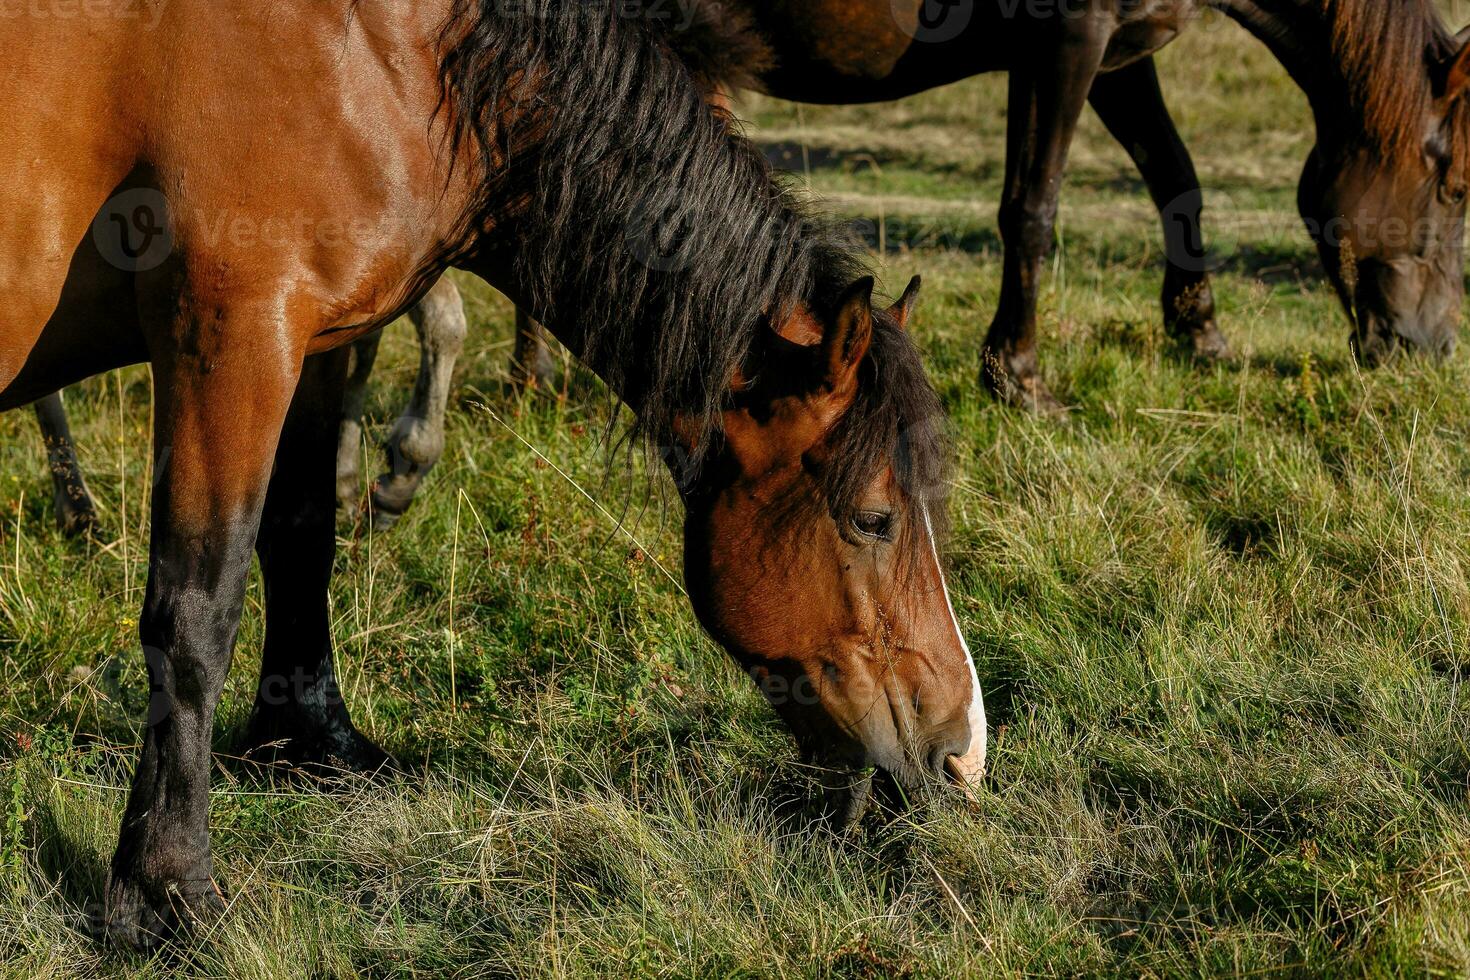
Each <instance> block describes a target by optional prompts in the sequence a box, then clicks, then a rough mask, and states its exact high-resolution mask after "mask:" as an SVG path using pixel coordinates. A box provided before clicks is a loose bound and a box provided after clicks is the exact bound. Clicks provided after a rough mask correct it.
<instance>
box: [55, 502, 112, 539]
mask: <svg viewBox="0 0 1470 980" xmlns="http://www.w3.org/2000/svg"><path fill="white" fill-rule="evenodd" d="M56 526H57V528H58V529H59V530H60V531H61V535H62V537H65V538H72V539H74V540H75V539H83V540H96V539H98V538H101V537H104V533H103V531H102V521H101V520H100V519H98V517H97V512H96V511H95V510H91V509H88V510H67V511H61V512H58V513H57V515H56Z"/></svg>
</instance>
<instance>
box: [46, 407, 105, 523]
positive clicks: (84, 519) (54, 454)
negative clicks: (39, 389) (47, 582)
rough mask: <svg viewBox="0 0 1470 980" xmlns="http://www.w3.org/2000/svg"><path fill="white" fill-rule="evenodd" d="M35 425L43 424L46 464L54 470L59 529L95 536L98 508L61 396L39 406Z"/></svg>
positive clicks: (54, 503)
mask: <svg viewBox="0 0 1470 980" xmlns="http://www.w3.org/2000/svg"><path fill="white" fill-rule="evenodd" d="M36 421H37V422H39V423H40V424H41V438H42V439H43V440H44V441H45V443H46V462H47V465H48V466H49V467H50V469H51V484H52V502H53V505H54V509H55V511H56V526H57V527H59V528H61V531H62V533H63V534H65V535H66V536H67V537H77V536H80V535H83V534H92V533H94V532H95V531H96V530H97V507H96V506H95V505H94V504H93V503H92V495H91V494H89V493H88V492H87V483H86V481H85V480H83V479H82V468H81V465H80V464H79V463H78V462H77V451H76V445H75V444H74V443H73V442H72V439H71V425H70V424H69V423H68V422H67V419H66V407H65V406H64V405H63V404H62V402H61V392H59V391H58V392H57V393H56V394H54V395H48V396H46V397H45V398H42V399H41V400H40V401H38V402H36Z"/></svg>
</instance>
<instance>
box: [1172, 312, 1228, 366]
mask: <svg viewBox="0 0 1470 980" xmlns="http://www.w3.org/2000/svg"><path fill="white" fill-rule="evenodd" d="M1183 343H1184V348H1185V350H1187V351H1188V352H1189V355H1190V356H1191V357H1192V358H1194V360H1196V361H1198V362H1199V363H1201V364H1215V363H1218V362H1220V361H1228V360H1230V341H1229V340H1227V339H1226V338H1225V335H1224V334H1223V333H1221V332H1220V328H1219V327H1218V326H1216V324H1215V321H1214V320H1207V321H1205V323H1203V324H1202V325H1200V326H1198V327H1196V328H1194V329H1193V330H1191V331H1189V333H1188V334H1186V335H1185V337H1184V338H1183Z"/></svg>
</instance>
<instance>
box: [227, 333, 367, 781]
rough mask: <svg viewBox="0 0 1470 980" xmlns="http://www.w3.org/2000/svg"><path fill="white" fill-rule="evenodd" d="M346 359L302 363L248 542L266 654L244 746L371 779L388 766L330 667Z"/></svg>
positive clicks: (336, 356) (333, 356) (343, 354)
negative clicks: (335, 454)
mask: <svg viewBox="0 0 1470 980" xmlns="http://www.w3.org/2000/svg"><path fill="white" fill-rule="evenodd" d="M348 357H349V352H348V351H347V350H345V349H343V350H338V351H332V352H330V353H326V354H320V355H318V356H316V357H312V358H308V359H307V361H306V367H305V369H304V370H303V372H302V377H301V384H300V385H299V387H298V388H297V391H296V397H295V399H293V401H292V403H291V411H290V414H289V415H288V416H287V417H286V425H285V428H284V429H283V430H282V433H281V445H280V448H279V449H278V450H277V451H276V466H275V472H274V473H273V474H272V476H271V483H270V490H269V491H268V492H267V494H266V501H265V513H264V516H263V517H262V518H261V525H260V537H259V539H258V541H257V542H256V551H257V553H258V554H259V555H260V565H261V570H262V572H263V573H264V578H265V624H266V625H265V651H264V654H263V656H262V659H261V665H260V684H259V686H258V687H257V689H256V694H255V710H254V711H253V712H252V714H251V716H250V724H249V727H248V729H247V733H246V736H245V748H246V749H247V750H259V749H261V748H262V747H265V748H266V750H267V751H266V752H265V753H264V754H263V755H262V756H261V757H262V758H264V759H268V760H269V761H277V762H288V763H290V764H291V765H293V766H296V767H300V768H304V769H307V770H308V771H320V770H329V769H333V768H338V769H342V768H345V769H350V770H355V771H373V770H376V769H378V768H380V767H382V766H383V765H384V764H385V763H387V762H388V761H389V759H388V756H387V754H386V753H384V752H383V751H382V750H381V749H379V748H378V747H377V746H376V745H374V744H373V743H371V742H369V741H368V740H367V739H366V738H364V737H363V736H362V735H360V734H358V731H357V729H356V728H354V727H353V725H352V719H351V718H350V717H349V716H348V713H347V706H346V705H345V704H344V703H343V701H342V692H341V690H340V689H339V688H338V686H337V674H336V669H335V667H334V665H333V660H332V624H331V616H330V613H329V610H328V608H327V587H328V586H329V585H330V583H331V578H332V558H333V553H334V551H335V549H336V500H335V497H334V494H333V489H332V486H333V464H332V447H333V446H334V445H335V444H336V442H337V424H336V419H337V416H338V412H339V411H340V406H341V404H342V391H343V386H344V382H345V380H346V375H347V366H348V365H347V361H348Z"/></svg>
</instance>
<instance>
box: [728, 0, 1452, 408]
mask: <svg viewBox="0 0 1470 980" xmlns="http://www.w3.org/2000/svg"><path fill="white" fill-rule="evenodd" d="M729 2H730V4H731V5H732V6H735V7H738V8H742V9H745V10H748V11H749V13H750V14H751V15H753V16H754V18H755V21H756V24H757V26H758V28H759V30H760V32H761V34H762V36H763V37H765V38H766V39H767V40H768V42H769V43H770V45H771V47H772V50H773V52H774V55H775V66H776V67H775V68H774V69H773V70H771V71H768V72H766V73H764V74H763V76H762V81H763V82H764V84H765V86H766V88H767V89H768V90H769V91H770V92H771V93H772V94H773V95H777V96H780V97H782V98H787V99H796V100H799V101H807V102H831V103H854V102H868V101H877V100H884V99H896V98H901V97H903V96H906V95H910V94H912V93H914V92H919V91H923V90H924V89H928V88H932V87H934V86H937V85H944V84H947V83H949V82H954V81H957V80H959V79H962V78H967V77H969V76H970V75H974V74H977V73H980V72H987V71H1009V72H1010V74H1011V92H1010V114H1009V126H1010V132H1009V137H1008V156H1007V161H1006V186H1005V192H1004V198H1003V200H1002V201H1001V207H1000V228H1001V234H1002V236H1003V238H1004V240H1005V244H1006V256H1005V267H1004V278H1003V281H1002V286H1001V299H1000V305H999V308H998V309H997V310H996V314H995V320H994V322H993V323H992V325H991V328H990V334H989V336H988V337H987V338H986V341H985V346H984V349H983V358H984V365H985V366H984V375H983V376H984V380H985V383H986V384H987V385H989V386H990V388H991V389H992V390H994V391H997V392H998V393H1000V394H1001V395H1003V396H1004V397H1005V398H1007V399H1008V400H1011V401H1015V402H1020V403H1022V404H1026V405H1028V406H1033V407H1040V408H1045V407H1050V406H1053V405H1054V404H1055V403H1054V400H1053V399H1052V397H1051V395H1050V394H1049V392H1048V391H1047V389H1046V386H1045V385H1044V384H1043V383H1042V381H1041V377H1040V375H1039V373H1038V371H1037V358H1036V300H1037V293H1038V289H1039V285H1040V279H1041V276H1040V271H1041V261H1042V258H1043V256H1044V254H1045V252H1046V251H1047V250H1048V249H1049V247H1050V246H1051V243H1052V236H1053V225H1054V221H1055V216H1056V211H1057V197H1058V193H1059V191H1060V189H1061V184H1062V174H1063V171H1064V169H1065V167H1066V162H1067V152H1068V147H1069V146H1070V144H1071V141H1072V136H1073V133H1074V131H1075V129H1076V125H1077V119H1078V117H1079V115H1080V114H1081V112H1082V107H1083V105H1084V104H1085V103H1086V102H1087V101H1088V100H1089V99H1091V101H1092V105H1093V107H1094V108H1095V109H1096V110H1097V112H1098V114H1099V115H1100V116H1101V117H1102V120H1103V122H1104V123H1105V124H1106V125H1107V126H1108V128H1109V129H1110V130H1111V131H1112V133H1113V134H1114V136H1116V137H1117V138H1118V140H1119V141H1120V142H1121V143H1122V144H1123V146H1124V147H1125V148H1126V149H1127V150H1128V152H1129V153H1130V154H1131V155H1132V156H1133V159H1134V161H1135V162H1136V163H1137V164H1138V167H1139V170H1140V172H1141V173H1142V175H1143V178H1144V180H1145V181H1146V182H1147V184H1148V186H1149V190H1150V192H1151V193H1152V195H1153V198H1154V200H1155V202H1156V203H1157V204H1158V205H1159V208H1160V213H1161V215H1162V218H1163V224H1164V235H1165V242H1166V245H1167V249H1166V251H1167V255H1168V261H1169V269H1168V273H1167V275H1166V277H1165V284H1164V317H1165V322H1166V323H1167V324H1168V326H1169V328H1170V330H1171V331H1172V332H1173V333H1174V334H1175V335H1176V336H1178V337H1179V338H1181V339H1182V340H1183V341H1185V342H1186V343H1187V344H1188V345H1190V346H1191V347H1192V348H1193V349H1194V350H1195V351H1196V352H1198V353H1200V354H1202V355H1205V356H1215V355H1218V354H1220V353H1222V352H1223V351H1224V349H1225V342H1224V339H1223V337H1222V336H1221V335H1220V333H1219V331H1218V329H1217V327H1216V324H1215V316H1214V313H1215V308H1214V300H1213V298H1212V296H1211V292H1210V284H1209V278H1208V275H1207V270H1206V266H1205V264H1204V262H1202V259H1203V258H1204V253H1203V250H1202V248H1201V247H1200V242H1201V240H1202V237H1201V234H1200V229H1199V218H1200V205H1201V197H1200V188H1199V182H1198V179H1197V178H1196V176H1195V172H1194V167H1193V165H1192V163H1191V162H1190V159H1189V154H1188V152H1187V151H1186V149H1185V148H1184V145H1183V143H1181V142H1180V139H1179V136H1178V133H1177V132H1176V131H1175V128H1174V124H1173V121H1172V120H1171V119H1170V117H1169V113H1168V110H1167V108H1166V107H1165V104H1164V100H1163V97H1162V95H1161V94H1160V91H1159V85H1158V78H1157V75H1156V73H1155V70H1154V65H1153V61H1152V58H1151V55H1152V54H1153V53H1154V52H1155V51H1157V50H1158V49H1159V48H1161V47H1163V46H1164V45H1166V44H1167V43H1168V42H1169V41H1171V40H1173V39H1174V38H1175V37H1176V36H1178V34H1179V33H1180V32H1181V31H1182V30H1184V29H1185V28H1186V27H1187V26H1188V25H1189V24H1190V22H1191V21H1193V20H1195V19H1197V18H1198V17H1199V15H1200V13H1201V10H1202V8H1204V7H1206V6H1212V7H1215V8H1217V9H1219V10H1222V11H1224V12H1225V13H1226V14H1228V15H1229V16H1230V17H1232V18H1234V19H1235V20H1237V21H1239V22H1240V24H1242V25H1243V26H1244V27H1245V28H1246V29H1247V30H1249V31H1250V32H1251V33H1252V34H1254V35H1256V37H1258V38H1260V39H1261V40H1262V41H1263V42H1265V43H1266V44H1267V45H1268V46H1269V47H1270V48H1271V50H1272V52H1274V53H1275V55H1276V56H1277V58H1279V59H1280V61H1281V62H1282V64H1283V65H1284V66H1285V67H1286V69H1287V71H1288V72H1290V73H1291V76H1292V77H1293V78H1294V79H1295V80H1296V82H1297V83H1298V84H1299V85H1300V86H1301V87H1302V88H1303V90H1304V91H1305V92H1306V94H1307V97H1308V99H1309V100H1310V102H1311V105H1312V110H1313V113H1314V116H1315V118H1316V123H1317V146H1316V148H1315V149H1314V150H1313V151H1312V154H1311V156H1310V158H1309V159H1308V161H1307V164H1306V169H1305V172H1304V173H1303V175H1302V181H1301V190H1300V204H1301V212H1302V216H1303V218H1304V219H1305V220H1306V223H1307V227H1308V230H1309V231H1310V233H1311V234H1312V237H1313V238H1314V240H1315V241H1316V242H1317V245H1318V247H1319V249H1320V251H1321V254H1322V259H1323V262H1324V264H1325V266H1326V269H1327V274H1328V276H1329V277H1330V278H1331V280H1332V282H1333V284H1334V286H1335V287H1336V288H1337V291H1338V293H1339V295H1340V296H1341V298H1342V301H1343V305H1344V307H1345V308H1346V310H1347V313H1348V316H1349V317H1350V319H1351V320H1352V322H1353V325H1354V331H1353V344H1354V348H1355V350H1356V351H1357V352H1358V354H1359V356H1360V357H1361V358H1362V359H1363V360H1364V361H1365V362H1366V363H1368V364H1376V363H1378V362H1379V361H1380V360H1382V359H1383V358H1384V357H1385V356H1386V355H1387V354H1389V353H1390V352H1391V351H1392V350H1393V349H1394V348H1395V347H1398V346H1409V347H1415V348H1419V349H1422V350H1426V351H1431V352H1434V353H1444V352H1446V351H1448V350H1449V349H1450V348H1451V347H1452V345H1453V343H1454V340H1455V334H1456V330H1457V328H1458V325H1459V320H1460V308H1461V304H1462V297H1463V291H1464V269H1463V237H1464V217H1465V195H1466V186H1467V169H1470V153H1467V136H1470V132H1467V123H1466V116H1465V110H1464V105H1463V101H1462V99H1461V96H1462V95H1463V94H1464V92H1465V88H1466V85H1467V82H1470V74H1467V61H1470V55H1467V52H1470V47H1467V45H1466V44H1465V43H1464V42H1463V41H1462V40H1457V39H1456V38H1455V37H1454V35H1453V34H1451V33H1449V32H1448V31H1446V29H1445V28H1444V26H1443V25H1442V23H1441V21H1440V19H1439V16H1438V14H1437V13H1436V12H1435V10H1434V8H1433V6H1432V4H1431V2H1430V0H1144V2H1140V0H1056V2H1047V3H1042V4H1036V3H1027V2H1024V0H1017V2H1016V3H1009V2H1004V0H1000V2H972V0H801V2H788V0H729Z"/></svg>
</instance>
